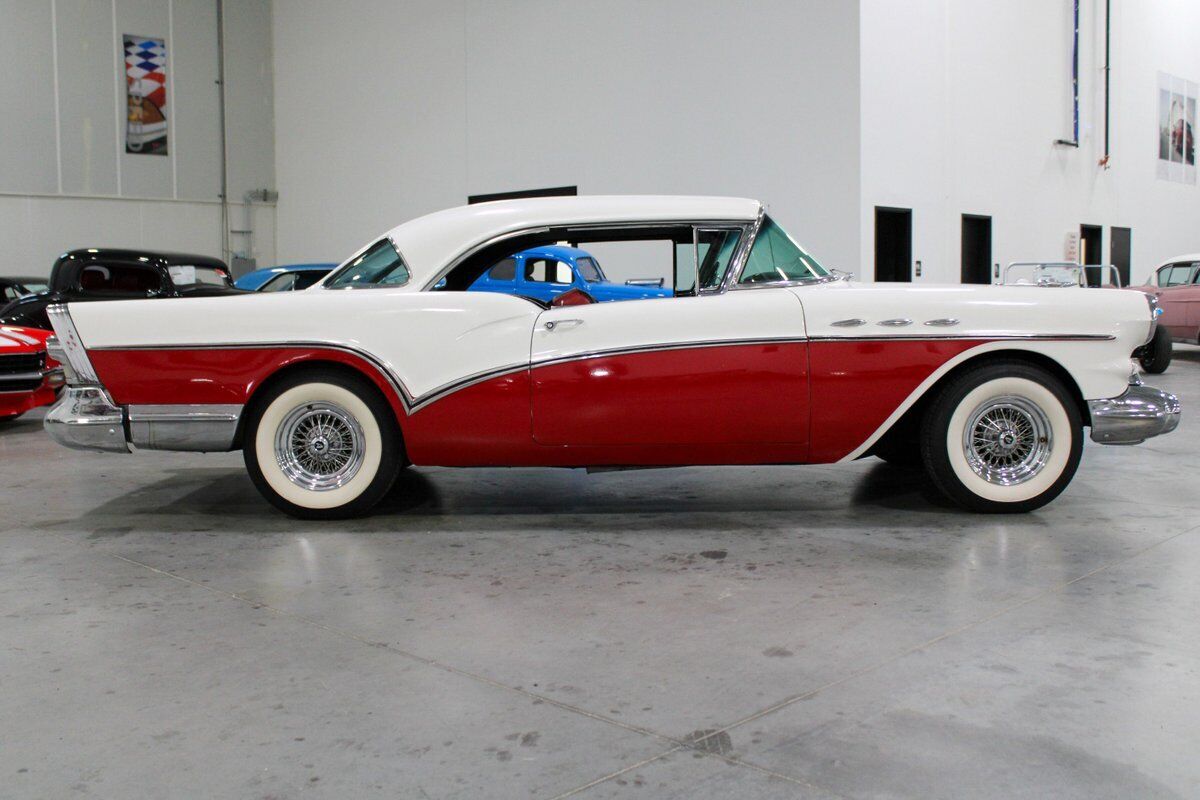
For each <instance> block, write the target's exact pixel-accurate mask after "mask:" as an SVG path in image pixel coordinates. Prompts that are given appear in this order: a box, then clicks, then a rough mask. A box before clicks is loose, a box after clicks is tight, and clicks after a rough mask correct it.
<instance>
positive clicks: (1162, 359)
mask: <svg viewBox="0 0 1200 800" xmlns="http://www.w3.org/2000/svg"><path fill="white" fill-rule="evenodd" d="M1174 349H1175V347H1174V345H1173V344H1172V343H1171V334H1170V332H1169V331H1168V330H1167V329H1166V328H1164V327H1163V326H1162V325H1159V326H1157V327H1156V328H1155V329H1154V336H1153V338H1151V339H1150V342H1149V344H1147V345H1145V346H1144V347H1143V348H1142V352H1141V354H1140V355H1139V357H1138V362H1139V363H1141V365H1142V369H1144V370H1146V372H1149V373H1151V374H1153V375H1161V374H1162V373H1164V372H1166V371H1167V367H1169V366H1171V355H1172V353H1173V352H1174Z"/></svg>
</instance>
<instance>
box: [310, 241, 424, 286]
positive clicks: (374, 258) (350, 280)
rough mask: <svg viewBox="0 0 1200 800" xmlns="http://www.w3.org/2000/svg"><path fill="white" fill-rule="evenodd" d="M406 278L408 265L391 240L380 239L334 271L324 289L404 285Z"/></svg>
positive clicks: (406, 281) (407, 276)
mask: <svg viewBox="0 0 1200 800" xmlns="http://www.w3.org/2000/svg"><path fill="white" fill-rule="evenodd" d="M408 278H409V272H408V265H407V264H405V263H404V259H403V258H401V257H400V253H399V252H397V250H396V248H395V247H394V246H393V245H392V241H391V239H380V240H379V241H378V242H376V243H375V244H373V245H371V246H370V247H368V248H367V249H366V250H364V251H363V252H362V254H361V255H359V256H357V257H356V258H353V259H351V261H350V263H348V264H346V266H344V267H342V268H341V269H339V270H338V271H337V272H335V273H334V274H333V276H332V277H330V278H329V280H327V281H325V284H324V286H325V288H326V289H357V288H370V287H374V286H403V285H404V284H406V283H408Z"/></svg>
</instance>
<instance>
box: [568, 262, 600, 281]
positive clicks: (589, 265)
mask: <svg viewBox="0 0 1200 800" xmlns="http://www.w3.org/2000/svg"><path fill="white" fill-rule="evenodd" d="M575 266H577V267H578V268H579V274H580V276H581V277H582V278H583V279H584V280H585V281H587V282H588V283H600V282H601V281H603V280H604V273H603V272H601V271H600V265H599V264H597V263H596V260H595V259H594V258H591V257H583V258H577V259H575Z"/></svg>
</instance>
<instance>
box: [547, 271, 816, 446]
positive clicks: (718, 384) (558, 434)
mask: <svg viewBox="0 0 1200 800" xmlns="http://www.w3.org/2000/svg"><path fill="white" fill-rule="evenodd" d="M807 369H808V367H807V343H806V341H805V333H804V312H803V308H802V307H801V305H800V302H799V300H798V299H797V297H796V296H795V295H794V294H793V293H792V292H789V291H787V290H786V289H782V288H762V289H756V290H751V291H745V290H743V291H728V292H725V293H722V294H711V295H701V296H690V297H670V298H658V299H648V300H639V301H636V302H630V303H596V304H592V305H581V306H568V307H563V308H551V309H549V310H547V311H544V312H542V314H541V315H540V316H539V317H538V319H537V322H536V323H535V326H534V331H533V340H532V350H531V376H532V393H533V399H532V410H533V435H534V439H535V440H536V441H537V442H538V443H540V444H546V445H580V446H587V445H609V446H617V445H730V444H768V443H769V444H780V443H785V444H794V445H795V450H794V452H795V460H797V461H799V460H803V458H804V456H805V454H806V448H807V442H808V375H807Z"/></svg>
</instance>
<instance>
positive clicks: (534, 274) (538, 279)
mask: <svg viewBox="0 0 1200 800" xmlns="http://www.w3.org/2000/svg"><path fill="white" fill-rule="evenodd" d="M524 278H525V280H526V281H528V282H530V283H557V284H568V283H571V281H572V280H574V277H573V276H572V274H571V267H570V265H568V264H566V263H564V262H562V261H559V260H557V259H554V258H527V259H525V271H524Z"/></svg>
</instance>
